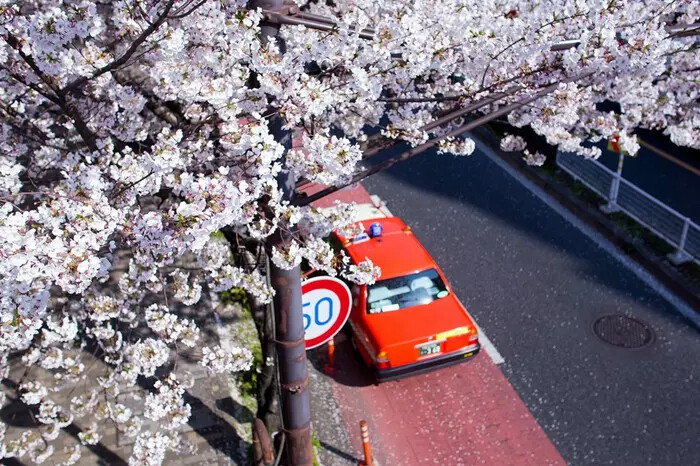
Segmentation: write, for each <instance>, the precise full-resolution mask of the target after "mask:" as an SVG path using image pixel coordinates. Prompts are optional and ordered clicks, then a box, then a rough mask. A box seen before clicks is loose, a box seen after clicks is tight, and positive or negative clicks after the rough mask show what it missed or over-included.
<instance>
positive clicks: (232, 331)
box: [219, 288, 263, 444]
mask: <svg viewBox="0 0 700 466" xmlns="http://www.w3.org/2000/svg"><path fill="white" fill-rule="evenodd" d="M219 297H220V299H221V303H222V304H224V305H226V306H233V307H235V308H236V317H235V318H234V320H233V322H231V324H230V325H229V328H228V332H229V335H230V337H231V339H232V340H233V341H234V342H235V344H236V345H240V346H242V347H244V348H248V349H250V350H251V352H252V353H253V364H252V365H251V368H250V369H249V370H247V371H245V372H243V373H241V374H237V375H236V376H234V377H231V378H230V379H229V380H230V383H231V384H232V385H233V386H232V387H231V388H232V390H231V392H232V393H236V394H237V395H238V399H236V400H235V401H236V402H237V403H238V404H240V405H241V406H242V408H239V409H240V412H239V413H237V414H238V415H237V416H236V424H237V426H236V431H237V432H238V433H239V435H241V436H242V438H244V439H245V440H247V441H249V442H251V444H252V439H253V432H252V425H253V418H254V416H255V413H256V412H257V410H258V403H257V398H256V396H255V394H256V387H257V380H258V373H259V372H260V368H261V367H262V363H263V361H262V347H261V345H260V339H259V338H258V332H257V330H256V328H255V322H254V321H253V315H252V314H251V311H250V303H249V301H248V295H247V294H246V292H245V291H244V290H243V289H241V288H232V289H230V290H227V291H224V292H222V293H220V295H219Z"/></svg>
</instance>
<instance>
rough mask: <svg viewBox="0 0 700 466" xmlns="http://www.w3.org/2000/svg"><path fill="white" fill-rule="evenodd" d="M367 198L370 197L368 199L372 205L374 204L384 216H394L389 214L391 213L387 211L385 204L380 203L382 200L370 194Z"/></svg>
mask: <svg viewBox="0 0 700 466" xmlns="http://www.w3.org/2000/svg"><path fill="white" fill-rule="evenodd" d="M369 197H370V199H372V204H374V206H375V207H376V208H377V209H379V210H380V211H382V212H383V213H384V215H386V216H387V217H393V216H394V215H393V214H392V213H391V211H390V210H389V208H388V207H387V206H386V202H384V201H382V199H381V198H380V197H379V196H377V195H376V194H372V195H370V196H369Z"/></svg>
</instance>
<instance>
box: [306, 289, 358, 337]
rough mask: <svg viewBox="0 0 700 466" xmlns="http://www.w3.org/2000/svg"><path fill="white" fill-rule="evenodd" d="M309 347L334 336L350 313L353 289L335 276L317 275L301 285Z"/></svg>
mask: <svg viewBox="0 0 700 466" xmlns="http://www.w3.org/2000/svg"><path fill="white" fill-rule="evenodd" d="M301 293H302V295H301V305H302V312H303V313H304V339H305V340H306V349H311V348H316V347H317V346H320V345H322V344H324V343H325V342H327V341H328V340H330V339H331V338H333V337H334V336H335V334H336V333H338V332H339V331H340V329H341V328H343V325H345V322H346V321H347V320H348V317H349V316H350V302H351V298H350V289H349V288H348V286H347V285H346V284H345V283H343V282H342V281H341V280H339V279H337V278H333V277H315V278H311V279H309V280H306V281H304V282H303V283H302V284H301Z"/></svg>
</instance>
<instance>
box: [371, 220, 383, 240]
mask: <svg viewBox="0 0 700 466" xmlns="http://www.w3.org/2000/svg"><path fill="white" fill-rule="evenodd" d="M382 230H383V228H382V225H381V224H379V223H373V224H371V225H370V226H369V236H370V237H371V238H376V237H378V236H382Z"/></svg>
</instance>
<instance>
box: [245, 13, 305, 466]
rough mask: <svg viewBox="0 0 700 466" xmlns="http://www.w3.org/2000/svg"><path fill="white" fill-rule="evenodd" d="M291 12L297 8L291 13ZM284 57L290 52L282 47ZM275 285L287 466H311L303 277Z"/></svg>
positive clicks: (282, 183) (269, 26)
mask: <svg viewBox="0 0 700 466" xmlns="http://www.w3.org/2000/svg"><path fill="white" fill-rule="evenodd" d="M248 6H249V7H250V8H262V9H264V10H278V9H281V8H282V7H283V6H284V0H251V1H250V2H249V3H248ZM290 8H295V6H294V7H290ZM279 28H280V25H279V24H273V23H271V22H268V21H265V22H263V23H262V25H261V28H260V40H261V41H262V43H263V44H265V43H266V42H267V41H268V40H269V39H270V38H271V37H276V36H277V34H278V32H279ZM279 45H280V52H281V53H284V51H285V47H284V44H283V43H280V44H279ZM283 124H284V122H283V120H282V118H281V117H280V116H279V115H276V114H275V115H273V116H272V117H270V119H269V128H270V132H271V133H272V135H273V136H274V137H275V140H276V141H277V142H278V143H280V144H282V145H283V146H284V147H285V149H286V150H289V149H291V147H292V135H291V132H290V131H289V130H285V129H283V128H282V126H283ZM277 183H278V186H279V188H280V189H281V191H282V199H283V200H286V201H289V202H291V201H292V198H293V196H294V188H295V180H294V175H293V173H291V171H290V170H289V169H288V168H287V166H286V164H285V163H284V161H283V163H282V170H281V171H280V173H279V175H278V177H277ZM291 240H292V235H291V234H290V233H288V232H284V231H282V230H281V229H278V230H277V232H276V233H275V234H273V235H272V237H271V238H270V240H269V242H268V245H269V246H274V247H278V248H283V249H284V248H285V246H286V245H288V244H289V243H290V241H291ZM270 282H271V283H272V288H273V289H274V290H275V297H274V299H273V305H274V315H275V343H276V347H277V364H278V368H279V383H280V389H281V400H280V405H281V406H280V411H281V413H282V429H283V432H284V438H285V445H284V449H285V452H284V453H283V454H284V455H285V458H286V462H285V464H287V465H288V466H311V464H312V456H313V455H312V447H311V406H310V402H309V391H308V381H309V376H308V373H307V368H306V344H305V342H304V318H303V313H302V306H301V271H300V268H299V266H297V267H294V268H293V269H291V270H283V269H280V268H278V267H276V266H275V265H274V264H270Z"/></svg>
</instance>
